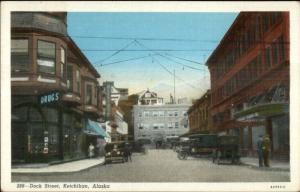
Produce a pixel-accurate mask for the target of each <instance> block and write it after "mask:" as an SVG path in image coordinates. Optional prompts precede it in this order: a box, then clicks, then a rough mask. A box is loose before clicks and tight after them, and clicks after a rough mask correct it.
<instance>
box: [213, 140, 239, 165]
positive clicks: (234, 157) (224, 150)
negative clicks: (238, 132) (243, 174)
mask: <svg viewBox="0 0 300 192" xmlns="http://www.w3.org/2000/svg"><path fill="white" fill-rule="evenodd" d="M228 162H229V163H231V164H238V163H240V153H239V138H238V136H229V135H224V136H219V137H218V146H217V148H216V150H215V151H214V155H213V163H218V164H220V163H228Z"/></svg>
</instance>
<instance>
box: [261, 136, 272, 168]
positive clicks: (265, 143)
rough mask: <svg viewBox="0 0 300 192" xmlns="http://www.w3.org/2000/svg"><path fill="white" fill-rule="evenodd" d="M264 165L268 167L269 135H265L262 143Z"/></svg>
mask: <svg viewBox="0 0 300 192" xmlns="http://www.w3.org/2000/svg"><path fill="white" fill-rule="evenodd" d="M262 149H263V157H264V165H265V166H266V167H270V138H269V135H265V136H264V138H263V141H262Z"/></svg>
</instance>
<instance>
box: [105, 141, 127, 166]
mask: <svg viewBox="0 0 300 192" xmlns="http://www.w3.org/2000/svg"><path fill="white" fill-rule="evenodd" d="M124 149H125V142H113V143H107V144H106V146H105V163H111V162H115V161H117V162H122V163H124V162H125V157H124Z"/></svg>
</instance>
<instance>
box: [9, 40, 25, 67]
mask: <svg viewBox="0 0 300 192" xmlns="http://www.w3.org/2000/svg"><path fill="white" fill-rule="evenodd" d="M28 67H29V53H28V39H12V40H11V70H12V71H13V72H19V71H28Z"/></svg>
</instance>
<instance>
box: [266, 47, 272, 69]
mask: <svg viewBox="0 0 300 192" xmlns="http://www.w3.org/2000/svg"><path fill="white" fill-rule="evenodd" d="M271 56H272V55H271V47H267V48H266V65H267V68H270V67H272V63H271V62H272V58H271Z"/></svg>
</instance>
